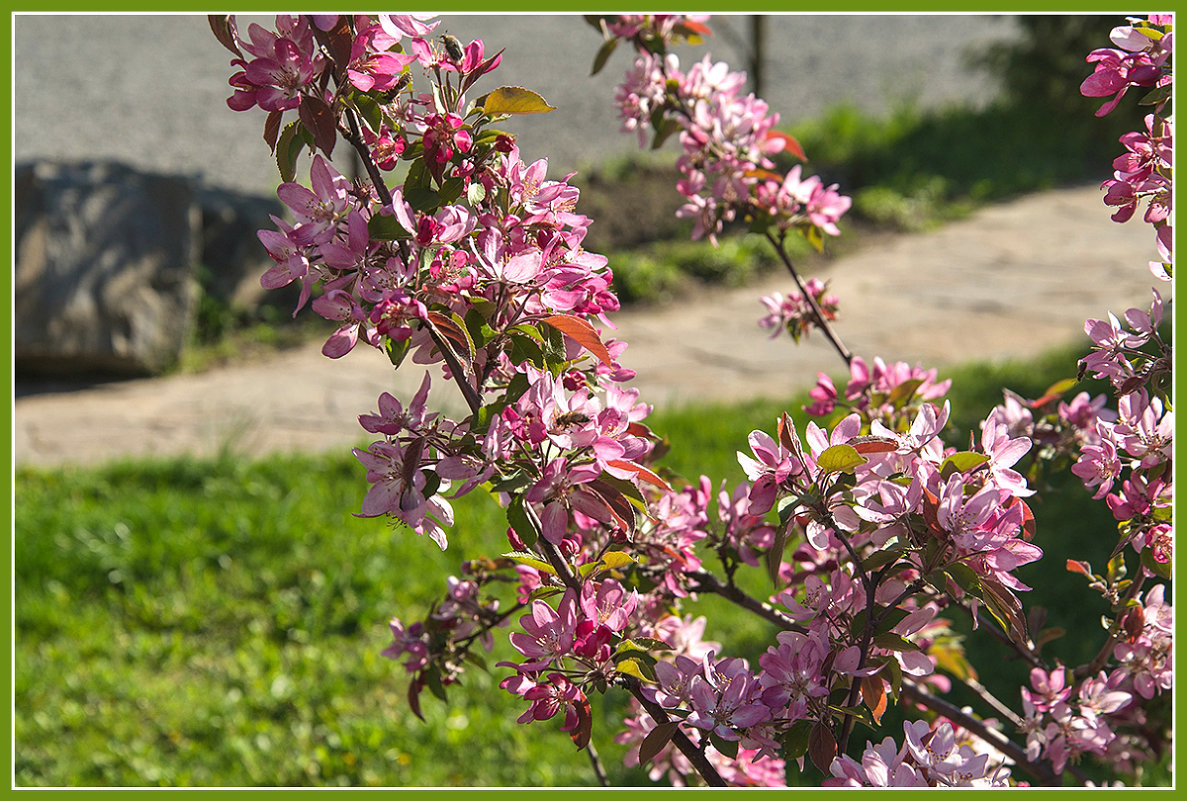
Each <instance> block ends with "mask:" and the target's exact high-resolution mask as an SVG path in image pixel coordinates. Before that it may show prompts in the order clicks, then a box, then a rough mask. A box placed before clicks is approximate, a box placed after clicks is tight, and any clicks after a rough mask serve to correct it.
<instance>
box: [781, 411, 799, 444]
mask: <svg viewBox="0 0 1187 801" xmlns="http://www.w3.org/2000/svg"><path fill="white" fill-rule="evenodd" d="M777 433H778V435H779V444H780V445H782V446H783V447H784V448H787V450H789V451H791V450H795V448H794V447H793V441H794V439H795V423H793V422H791V416H790V415H788V414H787V412H784V413H783V414H781V415H779V429H778V432H777Z"/></svg>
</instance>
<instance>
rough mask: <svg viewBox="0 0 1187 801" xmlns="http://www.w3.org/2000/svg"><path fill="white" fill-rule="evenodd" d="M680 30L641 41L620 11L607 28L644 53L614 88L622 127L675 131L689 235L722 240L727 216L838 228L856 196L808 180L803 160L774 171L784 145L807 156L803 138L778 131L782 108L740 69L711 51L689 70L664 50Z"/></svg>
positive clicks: (781, 225) (657, 137)
mask: <svg viewBox="0 0 1187 801" xmlns="http://www.w3.org/2000/svg"><path fill="white" fill-rule="evenodd" d="M677 29H678V28H677V27H676V25H675V23H674V22H672V21H668V22H667V24H666V27H665V26H659V27H658V28H657V29H655V30H653V31H651V35H650V36H649V37H647V38H645V39H644V38H640V36H639V33H638V31H639V29H638V27H637V23H636V21H635V20H634V18H620V20H619V21H618V22H617V23H610V24H608V26H607V36H617V37H621V38H624V39H628V38H632V37H634V44H635V46H636V49H637V51H638V54H637V56H636V58H635V62H634V65H633V66H632V68H631V69H630V70H629V71H628V72H627V73H626V77H625V79H624V81H623V83H622V84H621V85H620V86H619V87H618V90H617V92H616V94H615V101H616V103H617V104H618V108H619V116H620V118H621V119H622V130H623V131H624V132H628V133H631V132H633V133H636V134H637V135H638V136H639V144H640V146H643V145H645V144H646V143H647V140H648V138H649V134H648V132H649V131H652V132H653V135H654V141H655V143H656V144H657V145H658V144H659V143H660V142H662V141H663V140H664V139H666V138H667V137H669V136H671V135H672V134H676V133H678V134H679V140H680V144H681V148H682V150H683V154H682V155H681V156H680V157H679V159H678V160H677V162H676V166H677V167H678V168H679V170H680V172H681V174H682V175H683V178H682V179H681V180H680V181H679V182H677V185H676V187H677V189H678V190H679V191H680V193H681V194H682V195H684V197H685V199H686V202H685V204H684V206H682V207H681V208H680V210H679V211H678V212H677V216H679V217H684V218H688V219H691V220H693V223H694V227H693V233H692V236H693V238H694V239H699V238H701V237H702V236H707V237H708V238H709V240H710V241H713V242H716V237H717V235H718V234H720V233H721V232H722V230H723V228H724V226H725V225H726V224H728V223H730V222H733V221H734V220H741V219H747V220H759V219H761V220H763V221H764V222H765V223H766V224H767V226H765V227H772V228H774V229H775V230H777V231H779V232H785V231H787V230H788V229H791V228H799V229H803V230H808V229H811V230H813V231H815V232H823V233H824V234H828V235H830V236H836V235H838V234H839V233H840V230H839V229H838V228H837V225H836V223H837V221H838V220H839V219H840V218H841V216H842V215H844V213H845V212H846V211H848V209H849V207H850V205H851V200H850V198H848V197H844V196H842V195H840V194H839V193H838V192H837V186H836V185H835V184H834V185H831V186H825V185H824V183H823V181H821V180H820V178H819V177H817V176H811V177H809V178H802V177H801V168H800V166H799V165H796V166H795V167H793V168H792V169H791V171H790V172H788V174H787V175H786V176H781V175H778V174H777V173H774V172H772V170H773V169H774V167H775V164H774V162H773V161H772V160H771V157H772V156H774V155H775V154H777V153H780V152H782V151H784V150H789V151H791V152H793V153H796V154H798V155H800V156H801V157H802V153H799V145H798V144H797V143H795V141H794V140H793V139H791V137H789V136H787V135H786V134H783V133H780V132H778V131H777V130H775V125H776V124H777V123H778V122H779V115H778V114H775V113H772V112H771V111H770V109H769V107H768V106H767V104H766V103H765V102H764V101H763V100H761V99H759V98H757V97H755V96H754V95H753V94H743V90H744V88H745V85H746V76H745V74H744V73H740V72H731V71H730V69H729V66H728V65H727V64H725V63H724V62H714V61H712V59H711V58H710V57H709V56H707V55H706V56H705V57H704V58H702V59H701V60H700V61H698V62H697V63H695V64H693V65H692V67H690V68H689V69H688V71H687V72H683V71H682V70H681V69H680V61H679V58H678V57H677V56H676V55H675V54H674V53H670V52H668V51H667V46H668V44H670V43H671V41H672V38H673V37H672V33H671V32H672V31H673V30H677Z"/></svg>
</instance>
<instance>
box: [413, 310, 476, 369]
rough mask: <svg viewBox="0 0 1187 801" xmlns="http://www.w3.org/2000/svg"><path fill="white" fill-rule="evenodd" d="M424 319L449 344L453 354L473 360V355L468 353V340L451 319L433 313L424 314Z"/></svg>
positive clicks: (438, 313)
mask: <svg viewBox="0 0 1187 801" xmlns="http://www.w3.org/2000/svg"><path fill="white" fill-rule="evenodd" d="M425 318H426V319H427V320H428V321H429V323H431V324H432V326H433V328H434V330H436V332H437V333H438V334H440V335H441V336H442V337H443V338H444V339H445V340H446V341H447V342H449V344H450V345H451V346H452V347H453V350H454V352H455V353H457V354H458V355H459V356H463V357H468V358H473V356H474V354H473V353H472V352H471V351H470V340H469V339H467V338H466V334H465V332H464V331H462V329H461V328H460V327H459V326H458V324H457V323H455V322H454V321H453V319H452V318H450V317H448V316H446V315H444V314H442V313H441V312H435V311H431V312H429V313H428V314H426V315H425Z"/></svg>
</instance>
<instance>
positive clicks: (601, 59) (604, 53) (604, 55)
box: [589, 37, 618, 75]
mask: <svg viewBox="0 0 1187 801" xmlns="http://www.w3.org/2000/svg"><path fill="white" fill-rule="evenodd" d="M616 47H618V37H614V38H612V39H607V40H606V41H605V42H603V43H602V46H601V47H599V48H598V54H597V55H596V56H594V62H593V69H591V70H590V73H589V74H590V75H597V74H598V73H599V72H601V71H602V67H605V66H606V61H607V59H609V58H610V54H611V53H613V52H614V48H616Z"/></svg>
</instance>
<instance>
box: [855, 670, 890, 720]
mask: <svg viewBox="0 0 1187 801" xmlns="http://www.w3.org/2000/svg"><path fill="white" fill-rule="evenodd" d="M861 698H862V700H863V701H865V702H866V706H867V707H869V709H870V715H871V716H872V717H873V718H874V723H876V724H878V725H881V724H882V715H883V713H885V712H886V687H885V686H884V685H883V684H882V678H881V677H880V676H866V677H865V678H863V679H862V680H861Z"/></svg>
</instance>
